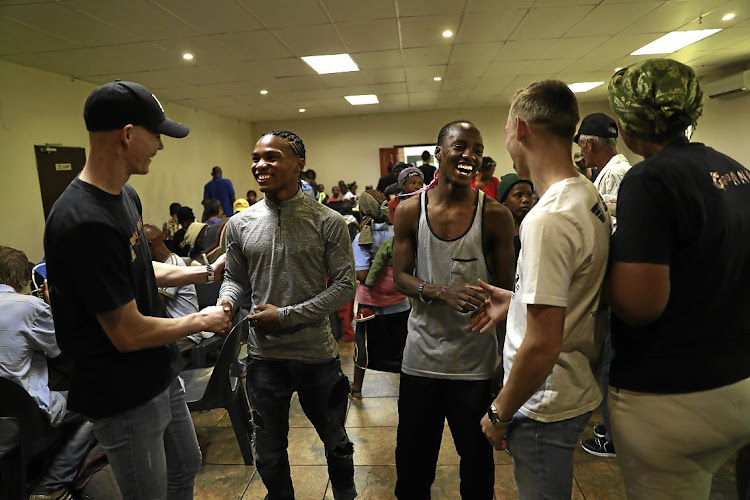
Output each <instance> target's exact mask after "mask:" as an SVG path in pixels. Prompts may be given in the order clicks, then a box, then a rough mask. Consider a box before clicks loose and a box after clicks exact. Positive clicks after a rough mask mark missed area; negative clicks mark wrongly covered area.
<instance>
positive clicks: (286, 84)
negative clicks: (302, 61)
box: [274, 75, 327, 90]
mask: <svg viewBox="0 0 750 500" xmlns="http://www.w3.org/2000/svg"><path fill="white" fill-rule="evenodd" d="M326 87H327V85H326V83H325V82H324V81H323V80H322V79H321V78H320V76H318V75H315V76H288V77H283V78H276V80H275V81H274V88H275V89H278V90H307V89H316V88H318V89H319V88H326Z"/></svg>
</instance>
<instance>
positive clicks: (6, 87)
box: [0, 61, 257, 261]
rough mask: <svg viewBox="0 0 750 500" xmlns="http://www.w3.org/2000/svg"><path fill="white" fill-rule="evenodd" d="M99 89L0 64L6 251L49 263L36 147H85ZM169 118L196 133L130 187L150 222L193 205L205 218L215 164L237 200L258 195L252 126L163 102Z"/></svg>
mask: <svg viewBox="0 0 750 500" xmlns="http://www.w3.org/2000/svg"><path fill="white" fill-rule="evenodd" d="M94 88H95V86H94V85H92V84H90V83H87V82H82V81H78V80H73V79H71V78H68V77H64V76H60V75H56V74H53V73H48V72H44V71H39V70H35V69H31V68H27V67H24V66H19V65H15V64H10V63H6V62H3V61H0V151H1V152H2V159H0V174H2V182H0V200H2V201H1V202H0V203H2V210H0V228H2V236H1V237H0V244H3V245H9V246H12V247H15V248H18V249H20V250H23V251H25V252H26V253H27V254H28V256H29V259H31V260H33V261H38V260H40V259H41V258H42V256H43V248H42V236H43V232H44V214H43V210H42V200H41V195H40V193H39V181H38V177H37V171H36V159H35V156H34V145H35V144H45V143H59V144H62V145H64V146H78V147H84V148H86V151H87V153H88V135H87V133H86V129H85V125H84V122H83V103H84V102H85V100H86V97H87V96H88V95H89V93H90V92H91V91H92V90H93V89H94ZM164 106H165V109H166V112H167V115H168V116H169V117H170V118H172V119H175V120H177V121H180V122H182V123H185V124H187V125H189V126H190V129H191V131H190V135H189V136H188V137H187V138H185V139H180V140H178V139H172V138H168V137H165V138H164V147H165V149H164V150H163V151H160V152H159V154H158V155H157V156H156V158H155V160H154V162H153V163H152V164H151V173H150V174H149V175H147V176H145V177H133V178H131V183H132V184H133V186H134V187H135V188H136V190H138V193H139V194H140V196H141V200H142V202H143V211H144V214H143V215H144V221H145V222H155V223H157V224H161V223H162V222H163V221H164V220H165V219H166V218H167V217H168V213H169V212H168V208H169V203H171V202H172V201H178V202H180V203H183V204H188V205H190V206H192V207H193V208H194V209H195V210H196V214H197V215H198V216H200V212H201V211H202V207H200V201H201V199H202V197H203V185H204V184H205V183H206V182H207V181H208V180H210V170H211V167H212V166H213V165H220V166H221V167H222V168H223V169H224V176H225V177H227V178H229V179H231V180H232V181H233V182H234V185H235V189H236V191H237V193H238V196H240V195H241V196H243V197H244V193H245V191H247V190H248V189H250V188H257V184H256V183H255V181H254V180H251V176H250V175H249V168H248V167H249V158H250V152H251V151H252V147H251V143H252V139H251V133H250V132H251V126H250V123H249V122H242V121H239V120H236V119H230V118H225V117H221V116H218V115H214V114H211V113H206V112H203V111H195V110H192V109H188V108H185V107H182V106H178V105H174V104H170V103H169V102H165V103H164Z"/></svg>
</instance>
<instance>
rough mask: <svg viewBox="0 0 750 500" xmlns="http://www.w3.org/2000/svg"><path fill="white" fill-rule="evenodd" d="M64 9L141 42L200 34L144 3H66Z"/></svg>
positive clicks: (80, 0)
mask: <svg viewBox="0 0 750 500" xmlns="http://www.w3.org/2000/svg"><path fill="white" fill-rule="evenodd" d="M65 5H67V6H68V7H70V8H72V9H75V10H77V11H80V12H82V13H84V14H86V15H89V16H91V17H93V18H94V19H97V20H99V21H101V22H103V23H105V24H108V25H110V26H115V27H117V28H118V29H120V30H121V31H125V32H126V33H131V34H133V35H135V36H137V37H138V38H140V39H141V40H161V39H164V38H170V37H178V38H184V37H189V36H194V35H200V32H199V31H196V30H195V29H194V28H193V27H191V26H190V25H188V24H185V23H184V22H183V21H181V20H180V19H178V18H176V17H175V16H173V15H172V14H170V13H169V12H167V11H165V10H164V9H162V8H160V7H159V6H157V5H155V4H153V3H151V2H148V1H146V0H129V1H128V2H102V1H99V0H69V1H66V2H65ZM146 20H148V22H146Z"/></svg>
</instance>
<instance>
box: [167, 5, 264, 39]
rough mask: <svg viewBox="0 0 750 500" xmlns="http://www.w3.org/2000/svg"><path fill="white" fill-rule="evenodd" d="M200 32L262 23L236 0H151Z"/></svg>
mask: <svg viewBox="0 0 750 500" xmlns="http://www.w3.org/2000/svg"><path fill="white" fill-rule="evenodd" d="M152 1H153V2H154V3H155V4H157V5H159V6H160V7H162V8H163V9H164V10H166V11H168V12H170V13H171V14H172V15H173V16H175V17H177V18H179V19H182V20H183V21H184V22H185V23H187V24H189V25H191V26H193V27H194V28H195V29H197V30H198V31H200V32H201V33H205V34H209V33H230V32H233V31H250V30H257V29H261V28H263V25H262V24H260V23H259V22H258V20H257V19H256V18H255V17H254V16H253V15H252V14H250V13H249V12H248V10H247V9H245V8H243V6H242V5H241V4H240V3H237V2H206V1H205V0H152Z"/></svg>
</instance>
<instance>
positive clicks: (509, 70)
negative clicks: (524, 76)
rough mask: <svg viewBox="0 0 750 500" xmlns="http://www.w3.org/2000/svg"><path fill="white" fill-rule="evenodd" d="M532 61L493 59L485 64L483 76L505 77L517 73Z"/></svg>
mask: <svg viewBox="0 0 750 500" xmlns="http://www.w3.org/2000/svg"><path fill="white" fill-rule="evenodd" d="M533 62H534V61H495V62H492V63H490V64H489V65H488V66H487V69H486V71H485V72H484V76H490V77H492V76H494V77H499V78H502V77H505V76H507V75H518V74H521V73H523V71H524V70H525V69H526V68H528V67H529V65H530V64H531V63H533Z"/></svg>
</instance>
